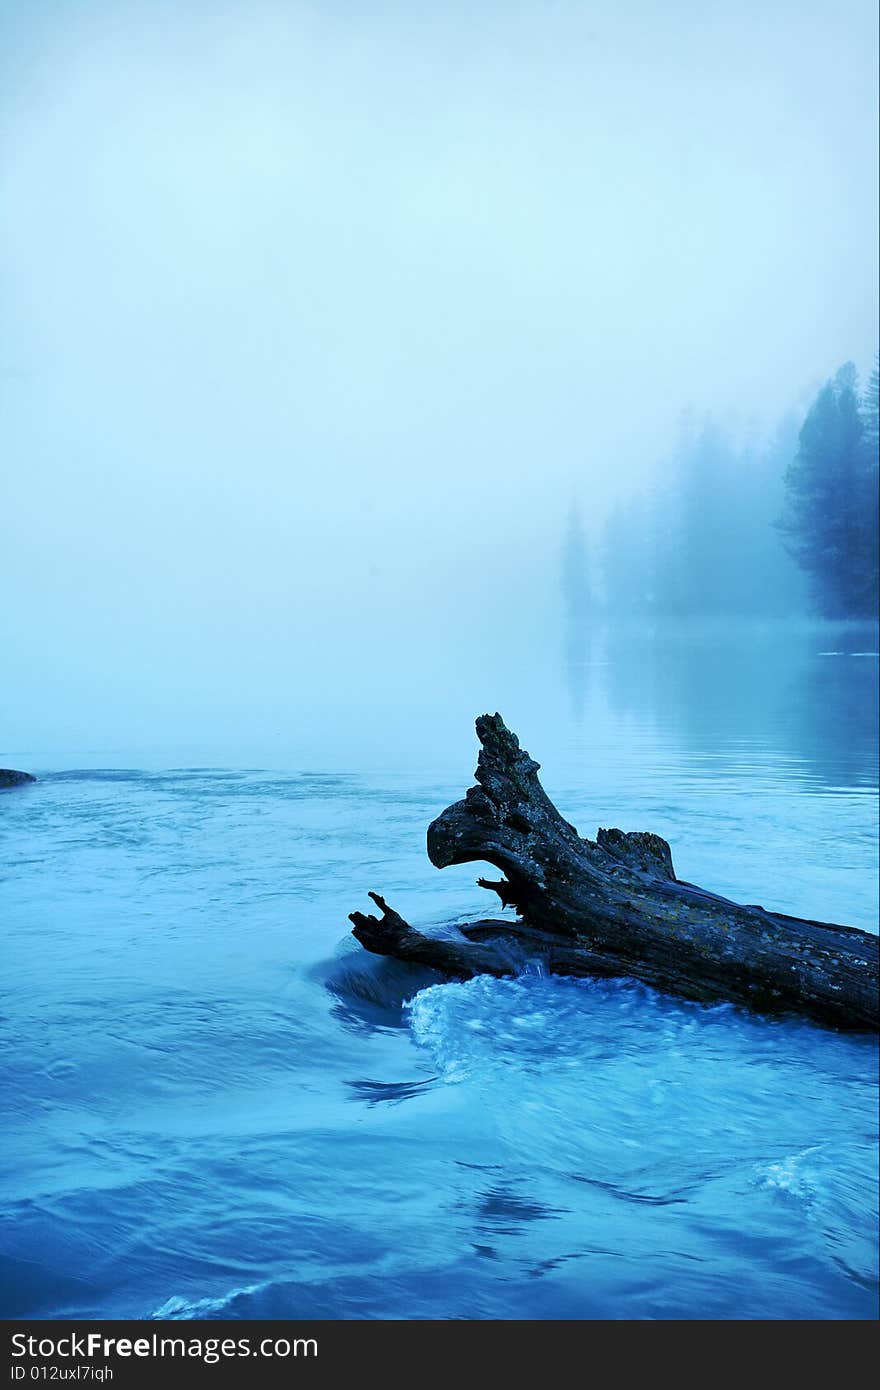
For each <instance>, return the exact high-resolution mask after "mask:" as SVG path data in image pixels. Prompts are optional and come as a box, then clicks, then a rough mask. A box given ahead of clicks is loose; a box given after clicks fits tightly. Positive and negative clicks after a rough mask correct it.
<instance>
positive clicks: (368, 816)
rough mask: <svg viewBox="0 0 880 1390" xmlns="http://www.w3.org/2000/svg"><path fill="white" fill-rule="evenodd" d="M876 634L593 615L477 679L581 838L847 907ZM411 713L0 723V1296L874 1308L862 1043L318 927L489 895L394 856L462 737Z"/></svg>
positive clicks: (444, 913) (196, 1303)
mask: <svg viewBox="0 0 880 1390" xmlns="http://www.w3.org/2000/svg"><path fill="white" fill-rule="evenodd" d="M872 650H873V651H874V652H876V638H875V640H874V643H873V646H872V644H871V642H870V640H869V641H867V643H865V642H864V641H861V642H855V643H854V642H853V641H852V640H850V639H849V638H847V639H846V640H844V641H843V643H842V646H841V639H840V636H839V634H830V635H829V634H827V633H822V632H816V633H808V634H801V635H800V637H799V638H798V640H797V641H796V642H795V641H792V642H790V643H787V644H786V643H783V642H781V641H780V640H779V638H778V635H777V636H774V635H769V636H768V635H767V634H764V636H763V638H762V637H761V636H760V634H759V635H757V636H756V635H755V634H751V635H745V634H741V635H740V636H739V637H738V638H737V639H736V641H734V640H733V639H732V638H731V637H730V636H729V635H728V638H726V639H725V641H724V642H723V643H721V644H720V645H719V639H718V638H717V636H716V637H713V638H711V640H710V638H709V637H708V636H707V635H705V634H704V635H703V637H702V638H700V640H699V641H695V639H694V638H693V637H692V636H691V637H689V638H687V640H685V638H684V637H681V638H680V639H678V640H676V641H671V642H670V641H669V640H667V639H664V640H663V641H662V642H660V641H659V640H657V638H656V634H655V635H654V636H653V637H652V635H651V634H647V635H644V634H643V635H642V636H641V637H640V638H639V639H638V640H637V641H636V640H635V639H633V640H632V641H629V640H628V641H627V642H623V641H622V640H621V642H616V641H615V639H614V638H613V636H609V635H606V637H605V638H604V639H602V641H601V642H598V643H593V644H592V645H590V646H587V647H586V648H584V649H570V650H569V651H568V653H567V657H566V661H558V662H557V665H556V667H555V668H554V667H553V666H552V665H550V664H549V663H548V662H543V663H538V662H534V663H523V665H522V666H521V667H519V668H517V667H514V666H512V667H511V668H510V669H509V670H507V671H505V672H502V673H499V674H498V678H497V685H498V693H499V698H498V700H497V701H492V702H491V703H492V704H493V705H495V704H497V706H498V707H499V708H501V709H502V711H503V712H504V713H505V716H506V717H507V718H508V721H509V722H510V723H511V725H512V726H513V727H515V728H517V729H518V731H519V732H520V733H521V735H522V738H523V741H524V743H525V744H526V746H528V747H529V748H530V750H531V751H532V752H533V753H535V755H536V756H538V757H539V758H540V759H541V761H542V763H543V772H542V777H543V780H544V782H545V785H546V786H547V789H548V791H549V792H550V793H551V795H553V796H554V798H555V799H556V800H557V801H558V803H559V804H560V806H561V808H562V809H563V810H564V812H565V814H566V815H567V816H568V817H569V818H570V819H572V820H574V821H575V823H577V824H578V825H579V826H580V827H581V828H582V830H583V831H584V832H585V833H590V834H592V833H593V832H594V830H595V828H596V826H597V825H599V824H602V825H609V824H617V825H620V826H622V827H623V828H626V829H638V828H650V829H653V830H656V831H658V832H660V833H661V834H664V835H665V836H666V837H667V838H668V839H669V840H670V842H671V843H672V846H673V854H674V858H675V862H676V868H677V870H678V872H679V874H680V875H681V876H682V877H685V878H688V879H691V880H692V881H697V882H701V883H703V884H705V885H706V886H707V887H711V888H713V889H716V890H717V891H719V892H722V893H728V894H731V895H733V896H740V897H743V898H745V899H747V900H748V901H762V902H764V903H765V905H767V906H770V907H775V908H778V909H780V910H782V911H787V912H792V913H800V914H803V915H809V916H816V917H824V918H827V919H829V920H838V921H847V922H851V923H853V924H855V925H858V926H862V927H865V928H868V929H871V930H876V914H877V886H876V821H877V772H876V724H875V720H876V675H877V665H876V656H872V655H871V654H870V653H871V651H872ZM566 663H567V664H566ZM481 681H482V684H481V685H480V690H479V692H478V693H479V695H484V693H485V690H486V689H487V688H488V685H489V680H488V677H487V676H486V675H485V673H484V674H483V676H482V677H481ZM456 698H457V699H459V700H462V699H465V698H466V695H464V696H462V694H461V692H460V691H458V692H457V695H456ZM483 703H488V702H486V701H485V700H482V699H479V698H477V699H476V700H475V702H474V707H473V709H472V713H474V714H476V713H478V712H480V709H481V706H482V704H483ZM413 720H414V716H413V714H412V709H411V708H408V709H407V710H404V709H403V708H402V707H401V708H400V709H395V708H393V707H392V708H391V709H390V710H389V712H388V732H389V737H388V739H387V757H386V758H385V761H384V763H383V762H382V761H381V760H378V759H376V758H375V756H374V753H373V751H372V750H374V749H375V748H376V747H377V746H379V745H380V744H381V740H378V739H377V735H376V727H375V724H374V725H373V726H372V727H371V730H370V739H369V744H370V748H371V762H370V765H369V766H353V765H352V766H348V767H346V766H339V765H338V762H339V758H338V754H337V756H336V758H334V755H333V748H332V746H331V744H330V742H329V741H328V743H327V746H326V747H325V748H317V749H315V750H312V751H313V756H312V758H310V760H309V761H308V762H304V761H302V753H301V751H300V750H299V749H293V750H292V751H291V752H290V753H288V754H280V753H279V752H278V750H277V749H275V750H274V751H273V753H272V755H271V756H272V758H273V759H274V760H273V761H270V760H269V757H270V755H269V754H268V753H267V752H266V750H253V751H254V752H259V753H261V754H262V755H263V756H262V757H254V758H251V757H250V756H247V755H249V754H250V753H251V751H252V750H250V749H247V750H244V755H243V753H242V750H239V749H235V750H229V749H227V756H226V758H225V759H224V760H223V762H224V765H221V766H198V765H196V764H197V763H198V762H199V761H200V759H198V758H197V759H187V758H185V757H181V756H180V753H181V752H182V751H183V750H178V749H173V750H163V749H155V748H154V749H147V748H144V747H141V746H140V745H137V744H136V742H135V741H134V740H133V742H132V747H131V749H130V750H128V752H129V756H125V750H124V751H123V753H120V751H119V750H118V749H117V750H112V757H108V755H107V752H106V751H105V750H102V749H100V748H96V749H92V750H83V749H78V748H73V749H71V750H69V753H68V755H67V756H64V755H63V753H61V752H59V750H58V749H57V748H53V749H52V750H50V752H43V753H41V751H40V749H30V750H28V749H22V750H8V749H4V750H3V756H2V758H0V761H2V762H4V763H8V764H11V765H13V766H15V765H26V766H29V767H30V768H31V770H34V771H36V772H38V773H39V774H40V781H39V782H37V783H36V784H35V785H33V786H30V787H27V788H23V789H16V790H15V791H12V792H8V793H4V794H3V795H2V796H0V833H2V847H3V848H2V866H3V868H2V875H3V877H2V886H0V912H2V930H3V945H2V950H3V962H4V970H3V980H4V985H3V994H2V1003H0V1009H2V1019H0V1041H2V1049H3V1052H2V1058H3V1067H4V1082H3V1091H2V1133H3V1136H4V1137H3V1145H2V1155H0V1164H2V1172H0V1224H2V1251H3V1259H2V1276H3V1277H2V1287H3V1291H2V1300H0V1313H2V1315H3V1316H6V1317H11V1316H19V1315H21V1316H33V1317H39V1318H49V1317H64V1318H72V1317H122V1318H132V1317H149V1316H153V1317H170V1318H189V1317H204V1316H208V1317H223V1318H242V1317H263V1318H287V1317H328V1318H450V1317H459V1318H869V1317H873V1316H876V1314H877V1293H876V1288H877V1285H876V1279H877V1211H876V1194H877V1052H876V1047H875V1044H874V1041H873V1040H872V1039H870V1038H866V1037H861V1036H843V1035H838V1034H835V1033H832V1032H829V1031H825V1030H822V1029H819V1028H816V1027H813V1026H810V1025H808V1024H803V1023H798V1022H792V1021H780V1020H775V1021H771V1020H766V1019H761V1018H757V1017H751V1016H749V1015H747V1014H745V1013H743V1012H741V1011H739V1010H737V1009H734V1008H732V1007H728V1006H720V1007H716V1008H710V1009H706V1008H701V1007H699V1006H696V1005H692V1004H688V1003H684V1002H680V1001H676V1000H674V999H670V998H666V997H663V996H661V995H658V994H655V993H653V992H651V991H649V990H647V989H646V988H644V987H642V986H639V985H637V984H635V983H633V982H630V981H613V982H603V983H598V982H590V981H571V980H564V979H556V978H553V979H547V978H541V977H540V976H539V975H537V974H531V975H526V976H524V977H522V978H520V979H517V980H505V981H499V980H492V979H488V978H480V979H476V980H473V981H471V982H468V983H466V984H439V983H438V982H437V981H436V978H434V977H432V976H430V975H429V974H428V973H427V972H425V973H418V972H412V971H409V970H407V969H406V968H404V967H402V966H397V965H394V964H392V963H386V962H380V961H378V960H376V959H374V958H372V957H368V956H367V955H366V954H365V953H364V952H362V951H360V949H359V948H357V946H356V945H355V943H353V942H352V941H351V939H350V938H349V937H347V927H348V924H347V921H346V916H347V913H348V912H349V911H350V910H351V909H352V908H355V907H366V906H368V904H367V902H366V898H365V894H366V890H367V889H369V888H375V889H378V890H379V891H381V892H383V893H385V894H386V896H387V897H388V898H389V900H390V901H391V903H392V904H393V905H394V906H396V907H398V908H399V910H401V911H402V912H403V913H404V914H405V915H407V916H408V917H410V918H411V919H413V920H417V921H419V922H430V921H432V920H436V921H441V920H444V919H446V918H448V917H449V916H450V915H457V914H462V915H465V914H470V913H474V912H477V913H482V912H483V911H484V910H485V907H486V902H485V895H484V894H483V893H481V891H480V890H479V889H477V888H476V887H475V886H474V880H475V879H476V877H477V876H478V874H479V872H480V869H479V867H478V866H469V867H465V868H462V869H455V870H447V871H444V872H443V873H437V872H436V871H435V870H433V869H432V868H431V867H430V865H429V864H428V861H427V859H426V857H425V853H424V831H425V828H426V825H427V823H428V821H429V820H430V819H431V818H432V817H433V816H434V815H436V814H437V813H438V812H439V811H440V810H441V809H442V808H443V807H444V806H445V805H446V804H447V803H448V802H449V801H451V800H453V799H456V798H457V797H458V796H459V795H461V793H462V792H463V790H464V788H465V787H466V786H467V785H469V783H470V780H471V773H472V770H473V764H474V756H475V740H474V738H473V735H472V733H471V731H470V730H469V729H468V728H467V727H465V728H463V729H458V730H457V732H456V734H455V736H454V737H453V736H452V735H451V734H450V735H448V736H447V729H448V727H449V726H448V721H447V720H446V719H445V717H444V715H443V713H442V711H441V709H440V706H439V704H438V706H437V711H436V716H435V718H434V719H432V713H431V706H430V703H428V704H427V705H423V706H422V708H421V710H420V713H419V727H420V730H421V739H419V738H417V737H416V736H415V734H414V732H413ZM401 730H404V731H405V735H406V736H405V737H403V738H400V739H397V738H395V734H396V733H399V732H400V731H401ZM432 731H434V732H436V731H440V732H439V734H438V737H437V738H436V739H435V740H432V739H431V734H432ZM440 735H442V736H440ZM350 744H351V738H350V734H349V738H348V740H347V743H346V747H347V748H350ZM346 756H347V757H349V761H351V758H350V755H349V754H346ZM25 758H28V759H29V761H28V762H26V763H23V762H22V760H23V759H25ZM184 764H185V765H184ZM305 768H311V769H312V770H304V769H305ZM315 769H317V770H315Z"/></svg>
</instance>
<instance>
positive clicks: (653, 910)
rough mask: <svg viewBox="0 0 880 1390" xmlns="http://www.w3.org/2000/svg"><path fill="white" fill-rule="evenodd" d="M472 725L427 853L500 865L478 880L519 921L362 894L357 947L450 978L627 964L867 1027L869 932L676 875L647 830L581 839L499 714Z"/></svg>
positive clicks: (680, 983) (723, 995)
mask: <svg viewBox="0 0 880 1390" xmlns="http://www.w3.org/2000/svg"><path fill="white" fill-rule="evenodd" d="M476 727H477V736H478V738H479V740H480V744H481V751H480V756H479V763H478V766H477V772H476V778H477V785H476V786H475V787H472V788H471V789H470V791H468V793H467V795H466V796H465V797H464V799H463V800H462V801H457V802H456V803H455V804H454V805H452V806H450V807H448V808H447V809H446V810H445V811H444V812H443V813H442V814H441V815H440V816H438V818H437V819H436V820H435V821H434V822H433V823H432V824H431V825H430V826H429V828H428V856H429V858H430V860H431V862H432V864H434V865H436V866H437V868H445V867H446V866H447V865H450V864H466V863H474V862H483V861H485V862H488V863H490V864H492V865H494V866H495V867H496V868H497V869H500V870H501V872H502V874H503V875H504V878H503V879H502V880H501V881H500V882H496V881H491V880H487V879H480V880H478V882H479V883H480V884H481V886H483V887H485V888H489V889H491V890H493V891H494V892H496V893H498V895H499V897H500V898H501V902H502V905H503V906H507V905H513V906H515V908H516V910H517V912H518V914H519V917H520V921H519V922H507V921H480V922H475V923H471V924H466V925H459V926H450V927H446V928H443V929H442V930H441V931H439V932H438V931H433V932H432V933H431V935H425V934H423V933H421V932H418V931H416V930H415V929H414V928H413V927H411V926H410V925H409V924H408V923H407V922H405V921H404V920H403V918H401V917H400V916H399V914H398V913H396V912H394V911H393V910H392V909H390V908H389V907H388V906H387V904H386V903H385V901H384V899H382V898H380V897H379V896H378V894H372V893H371V894H370V896H371V897H372V898H373V901H374V902H375V903H376V904H377V906H378V907H379V908H380V910H381V912H382V916H381V917H379V918H377V917H374V916H365V915H364V914H362V913H352V914H351V920H352V922H353V923H354V935H355V936H356V937H357V939H358V940H359V941H360V942H361V943H362V944H363V945H364V946H365V947H366V948H367V949H368V950H370V951H375V952H376V953H378V954H380V955H391V956H396V957H398V958H399V959H401V960H409V961H413V962H417V963H419V964H423V965H430V966H433V967H435V968H436V969H439V970H441V971H443V972H444V973H446V974H447V975H450V976H454V977H457V978H469V977H470V976H472V975H475V974H481V973H487V974H492V975H508V974H512V973H516V971H517V970H519V969H522V967H523V964H524V962H525V961H526V960H528V959H533V960H534V959H537V960H539V961H540V962H541V964H542V965H543V967H544V968H545V969H547V970H550V971H552V972H554V973H557V974H570V975H600V976H602V975H604V976H607V975H629V976H633V977H635V978H636V979H639V980H643V981H645V982H646V983H647V984H650V985H654V986H655V987H657V988H659V989H663V990H667V991H669V992H671V993H674V994H679V995H682V996H684V997H685V998H688V999H697V1000H703V1001H711V1000H731V1001H732V1002H734V1003H737V1004H742V1005H745V1006H747V1007H749V1008H755V1009H760V1010H765V1011H774V1012H779V1011H791V1012H795V1013H799V1014H802V1015H804V1016H805V1017H808V1018H811V1019H814V1020H816V1021H818V1022H821V1023H826V1024H831V1025H834V1026H837V1027H842V1028H877V1026H878V949H877V948H878V942H877V938H876V937H875V936H872V935H871V934H870V933H868V932H864V931H860V930H858V929H857V928H855V927H844V926H836V925H834V924H831V923H827V922H813V921H809V920H802V919H800V918H794V917H788V916H786V915H784V914H783V913H778V912H768V911H766V910H765V909H764V908H763V907H757V906H750V905H742V904H739V903H734V902H731V901H729V900H728V899H726V898H722V897H719V896H718V895H717V894H715V893H710V892H707V891H706V890H705V889H702V888H698V887H695V885H693V884H691V883H683V882H681V881H679V880H678V879H677V878H676V876H675V871H674V869H673V864H672V855H671V852H670V849H669V845H668V844H667V843H666V841H665V840H663V839H661V838H660V836H659V835H654V834H651V833H649V832H641V831H639V832H629V833H627V832H624V831H622V830H599V832H598V833H597V836H596V839H595V840H588V839H584V838H582V837H581V836H580V835H579V834H578V832H577V830H576V829H575V828H574V826H573V825H570V824H569V822H568V821H566V820H564V819H563V817H562V816H561V815H560V814H559V812H558V811H557V809H556V807H555V806H554V805H553V803H552V801H551V800H550V798H549V797H548V796H547V793H546V792H545V791H544V788H543V787H542V786H541V783H540V781H539V780H538V771H539V764H538V763H536V762H535V761H534V759H533V758H530V757H529V755H528V753H526V752H525V750H524V749H522V748H520V746H519V741H518V739H517V737H516V735H515V734H513V733H511V731H510V730H509V729H508V728H507V727H506V726H505V724H504V721H503V719H502V718H501V716H500V714H494V715H488V714H486V715H482V716H481V717H480V718H479V719H478V720H477V726H476Z"/></svg>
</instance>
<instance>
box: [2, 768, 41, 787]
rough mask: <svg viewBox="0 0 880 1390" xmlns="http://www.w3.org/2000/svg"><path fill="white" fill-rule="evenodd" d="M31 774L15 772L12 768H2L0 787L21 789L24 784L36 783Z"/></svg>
mask: <svg viewBox="0 0 880 1390" xmlns="http://www.w3.org/2000/svg"><path fill="white" fill-rule="evenodd" d="M36 780H37V779H36V777H32V776H31V774H30V773H29V772H15V771H13V769H12V768H11V767H0V787H20V786H21V784H22V782H36Z"/></svg>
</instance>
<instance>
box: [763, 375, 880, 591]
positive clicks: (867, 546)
mask: <svg viewBox="0 0 880 1390" xmlns="http://www.w3.org/2000/svg"><path fill="white" fill-rule="evenodd" d="M865 426H866V405H865V403H864V402H862V401H860V400H859V394H858V381H857V377H856V370H855V367H854V366H853V365H852V363H847V364H846V365H845V366H844V367H841V369H840V371H839V372H838V373H837V375H836V376H835V377H834V379H833V380H832V381H829V382H827V383H826V384H825V386H823V388H822V390H821V391H820V392H819V395H818V396H817V397H816V400H815V402H814V403H813V405H812V407H811V408H810V410H809V411H808V413H807V417H806V419H805V420H804V423H803V427H802V429H801V432H800V436H799V442H798V451H797V453H796V455H795V457H794V458H793V459H792V461H791V463H790V464H789V466H788V468H787V470H786V473H785V493H786V497H785V509H784V512H783V516H782V520H781V522H780V529H781V530H782V532H783V534H784V535H785V537H786V541H787V545H788V549H789V551H790V553H791V554H792V555H793V556H794V558H795V559H796V560H797V562H798V564H799V565H800V566H801V568H802V569H803V570H804V571H805V572H806V574H807V575H808V576H809V579H810V582H811V586H812V591H813V602H814V607H815V608H816V611H817V612H818V613H820V614H821V615H822V616H823V617H827V618H858V617H867V616H870V615H871V613H872V612H873V610H874V607H875V605H876V599H877V578H876V548H877V500H876V478H877V471H876V449H875V450H874V451H873V453H874V458H875V461H874V463H873V464H872V462H871V457H870V455H871V453H872V450H871V447H870V443H869V439H868V431H866V428H865ZM872 555H873V559H872Z"/></svg>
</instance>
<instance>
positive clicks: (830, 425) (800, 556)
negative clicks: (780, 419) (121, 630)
mask: <svg viewBox="0 0 880 1390" xmlns="http://www.w3.org/2000/svg"><path fill="white" fill-rule="evenodd" d="M597 562H598V563H597V564H596V566H595V567H592V566H591V565H590V563H589V558H588V555H587V549H586V542H585V539H584V535H583V530H582V527H581V525H580V522H579V519H578V517H577V514H576V513H573V514H572V517H571V519H570V522H569V531H568V536H567V539H566V545H565V556H564V588H565V594H566V599H567V605H568V609H569V613H570V615H571V616H572V617H575V618H577V617H580V616H585V615H586V612H587V611H588V609H589V608H590V607H591V606H592V604H593V601H594V597H595V596H594V594H593V584H592V579H591V574H594V575H595V577H596V578H597V579H598V580H599V582H600V583H601V587H602V590H603V598H602V603H603V606H604V607H605V608H607V609H608V610H609V611H611V612H613V613H615V614H632V615H640V616H648V615H651V614H655V615H657V616H660V615H664V616H674V617H696V616H710V615H724V614H727V615H730V616H734V615H754V616H768V617H769V616H776V617H784V616H794V615H796V614H802V613H804V612H810V613H813V614H816V615H818V616H821V617H826V618H835V619H859V618H871V617H876V615H877V606H878V372H877V369H876V367H875V370H874V372H873V374H872V376H871V379H870V382H869V383H868V385H867V388H866V389H865V390H864V391H862V390H861V389H860V387H859V382H858V378H857V374H856V369H855V367H853V365H852V364H851V363H847V364H846V365H845V366H844V367H841V369H840V371H838V372H837V374H836V376H834V377H833V378H832V380H830V381H828V382H827V383H826V384H825V385H824V386H823V387H822V390H821V391H820V392H819V394H818V396H817V397H816V399H815V401H814V402H813V404H812V406H811V407H810V409H809V411H808V412H807V414H806V417H805V418H804V420H803V421H802V423H801V424H800V428H798V423H797V422H795V421H790V422H787V423H786V424H785V425H783V426H782V428H781V429H780V430H779V432H778V434H777V437H776V439H775V440H774V441H773V443H772V445H770V446H769V447H766V446H765V447H760V448H759V447H749V446H746V447H743V446H737V445H734V444H733V443H732V442H731V441H730V439H729V438H727V437H726V435H725V433H724V432H723V431H722V430H721V429H720V428H719V427H718V426H715V425H711V424H709V425H706V426H704V427H703V428H702V429H700V430H699V431H692V432H690V433H689V434H688V435H686V436H685V437H684V438H683V440H682V442H681V444H680V446H679V448H678V450H677V452H676V455H675V457H674V458H673V459H672V460H671V461H670V463H669V464H668V466H667V467H666V468H665V470H664V473H663V481H662V482H661V483H660V484H659V485H658V486H656V487H655V488H654V490H653V491H651V492H650V493H648V494H645V495H644V496H641V497H636V498H634V499H632V500H631V501H629V502H627V503H626V504H624V505H621V506H618V507H617V508H616V509H615V510H614V511H613V512H612V514H611V516H610V517H609V520H608V522H607V524H606V527H605V531H604V534H603V537H602V540H601V545H600V552H599V555H598V556H597Z"/></svg>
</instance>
